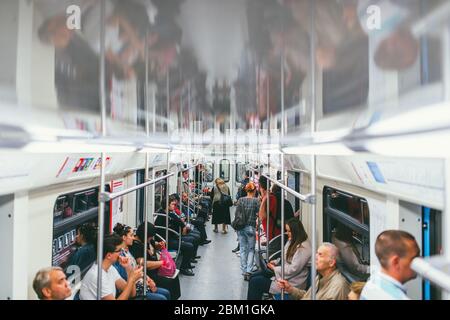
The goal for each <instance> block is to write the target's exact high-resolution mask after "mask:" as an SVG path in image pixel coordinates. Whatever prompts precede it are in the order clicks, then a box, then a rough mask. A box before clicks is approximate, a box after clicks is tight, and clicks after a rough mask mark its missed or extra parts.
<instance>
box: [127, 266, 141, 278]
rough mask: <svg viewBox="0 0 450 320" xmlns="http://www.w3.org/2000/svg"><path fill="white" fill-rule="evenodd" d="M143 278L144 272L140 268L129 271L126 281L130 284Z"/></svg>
mask: <svg viewBox="0 0 450 320" xmlns="http://www.w3.org/2000/svg"><path fill="white" fill-rule="evenodd" d="M143 276H144V271H143V268H142V266H140V267H137V268H135V269H134V270H133V271H131V273H130V275H129V276H128V279H130V281H132V282H136V281H138V280H139V279H141V278H142V277H143Z"/></svg>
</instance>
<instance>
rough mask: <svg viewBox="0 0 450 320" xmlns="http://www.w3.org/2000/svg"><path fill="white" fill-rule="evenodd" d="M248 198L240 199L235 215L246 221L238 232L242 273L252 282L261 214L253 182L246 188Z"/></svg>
mask: <svg viewBox="0 0 450 320" xmlns="http://www.w3.org/2000/svg"><path fill="white" fill-rule="evenodd" d="M244 191H245V192H246V196H245V197H243V198H239V200H238V201H237V204H236V213H235V215H238V214H239V215H241V217H242V219H243V221H245V227H244V228H243V229H241V230H237V234H238V238H239V248H240V256H241V271H242V275H243V276H244V279H245V280H246V281H249V280H250V273H251V271H252V268H253V260H254V256H255V243H256V217H257V216H258V212H259V200H258V199H257V198H255V193H256V186H255V184H254V183H253V182H249V183H247V185H246V186H245V187H244Z"/></svg>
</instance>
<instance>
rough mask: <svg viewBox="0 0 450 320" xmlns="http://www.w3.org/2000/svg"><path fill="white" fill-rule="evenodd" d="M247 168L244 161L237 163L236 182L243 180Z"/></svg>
mask: <svg viewBox="0 0 450 320" xmlns="http://www.w3.org/2000/svg"><path fill="white" fill-rule="evenodd" d="M245 170H246V165H245V164H244V163H236V176H235V180H236V182H241V181H242V179H243V177H244V173H245Z"/></svg>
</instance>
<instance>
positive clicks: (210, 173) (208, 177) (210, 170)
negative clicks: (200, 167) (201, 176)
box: [205, 162, 214, 182]
mask: <svg viewBox="0 0 450 320" xmlns="http://www.w3.org/2000/svg"><path fill="white" fill-rule="evenodd" d="M213 180H214V163H213V162H207V163H205V182H213Z"/></svg>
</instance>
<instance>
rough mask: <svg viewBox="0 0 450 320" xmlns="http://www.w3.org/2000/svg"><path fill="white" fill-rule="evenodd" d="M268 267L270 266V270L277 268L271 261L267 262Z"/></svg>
mask: <svg viewBox="0 0 450 320" xmlns="http://www.w3.org/2000/svg"><path fill="white" fill-rule="evenodd" d="M267 268H269V269H270V270H273V269H274V268H275V266H274V265H273V264H272V262H269V263H268V264H267Z"/></svg>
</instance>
